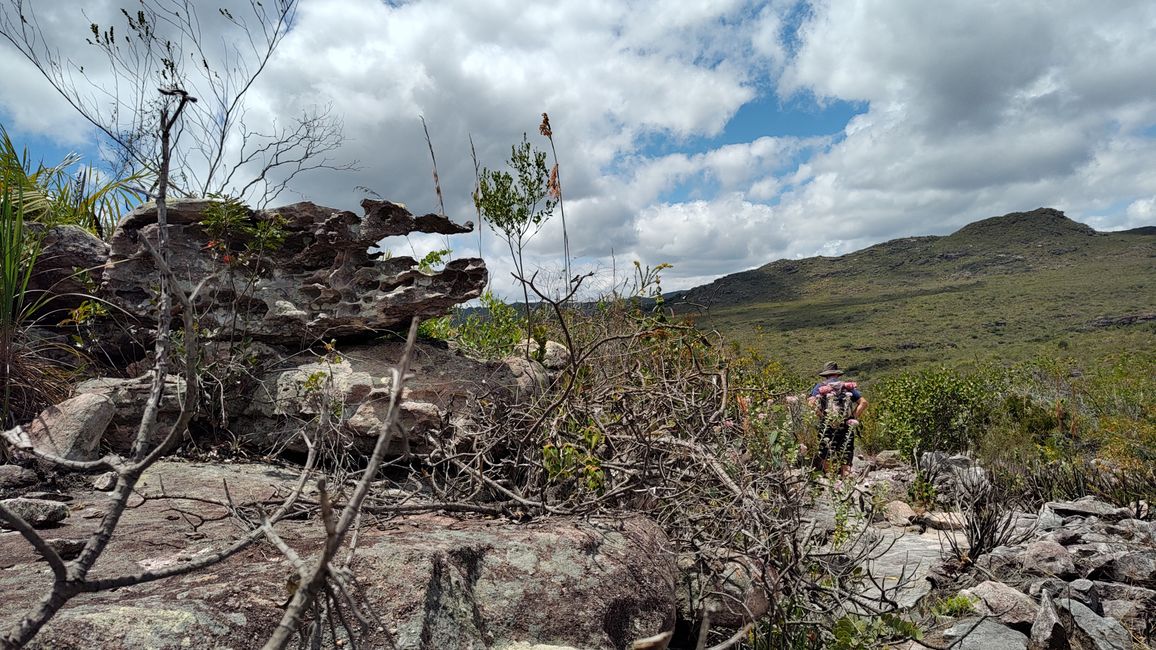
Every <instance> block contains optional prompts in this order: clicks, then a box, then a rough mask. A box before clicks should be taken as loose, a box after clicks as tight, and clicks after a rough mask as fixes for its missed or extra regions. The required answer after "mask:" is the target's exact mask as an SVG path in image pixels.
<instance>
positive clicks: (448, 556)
mask: <svg viewBox="0 0 1156 650" xmlns="http://www.w3.org/2000/svg"><path fill="white" fill-rule="evenodd" d="M293 479H294V475H293V474H292V473H291V472H288V471H286V470H285V469H282V468H278V467H275V466H270V465H262V464H232V465H223V464H218V465H213V464H200V463H188V462H183V463H173V462H167V461H162V462H159V463H158V464H156V465H154V466H153V467H152V468H150V469H149V470H148V471H147V472H146V473H145V475H144V476H143V478H142V480H141V483H140V484H139V485H138V489H139V490H140V491H141V493H143V494H146V495H155V494H157V493H159V492H160V490H161V489H162V486H163V489H164V491H165V493H166V494H168V495H170V496H173V495H193V496H196V497H200V498H201V499H212V498H221V499H223V498H224V487H223V486H224V485H226V484H227V485H228V489H229V494H230V495H231V497H232V499H233V502H234V503H235V504H237V505H238V506H239V507H242V508H248V507H251V504H253V503H260V502H266V501H267V500H268V499H270V498H271V497H272V496H273V495H274V494H277V493H279V492H278V491H279V490H284V489H286V488H287V487H288V486H290V485H291V484H292V482H293ZM109 498H110V497H109V496H108V495H105V494H103V493H92V492H85V493H80V494H77V495H76V496H75V501H74V503H75V507H76V508H78V509H84V511H87V510H89V509H92V508H93V507H94V506H95V507H96V508H97V509H102V508H103V507H104V506H105V505H106V504H107V502H108V499H109ZM306 498H309V499H316V493H315V492H310V491H309V490H307V494H306ZM383 498H385V497H384V496H383V495H378V498H377V501H376V502H377V503H379V504H380V503H386V502H387V501H381V499H383ZM408 503H413V501H410V502H408ZM172 507H173V502H172V501H166V500H149V501H144V502H142V503H141V504H140V505H139V507H134V508H130V509H129V510H127V511H126V512H125V514H124V517H123V519H122V523H121V525H120V527H119V528H118V529H117V531H116V533H115V534H114V536H113V543H112V544H111V545H110V546H109V547H108V550H107V551H106V553H105V555H104V556H103V557H102V558H101V561H100V562H101V563H100V567H101V576H102V577H106V576H115V575H120V574H123V573H134V572H137V571H139V570H140V569H141V568H142V567H144V568H154V567H161V566H169V565H171V564H173V563H180V562H183V561H187V560H188V559H189V558H192V557H197V556H199V555H200V554H203V553H206V552H210V551H212V550H218V549H220V548H222V546H223V544H225V543H227V542H228V541H229V540H230V539H232V538H234V537H235V536H236V535H237V528H236V523H235V522H234V521H231V520H229V519H228V518H224V519H220V517H221V515H222V514H223V513H224V512H225V510H224V509H223V508H221V507H217V506H212V505H209V504H207V503H205V502H204V501H192V500H190V501H182V502H181V506H180V507H181V510H182V512H183V513H190V514H187V515H186V516H183V517H175V516H173V515H172V510H171V508H172ZM99 521H100V520H99V518H93V519H89V518H86V517H74V518H72V519H70V520H69V521H68V523H66V525H65V526H64V527H62V528H61V529H60V531H59V534H60V535H61V536H67V537H70V538H83V537H85V536H87V534H88V533H89V532H91V531H92V530H93V529H94V528H95V527H96V526H98V525H99ZM192 522H195V525H193V524H192ZM366 524H367V525H366V526H364V527H363V528H362V530H361V532H360V534H359V536H358V542H357V551H356V553H355V555H354V561H353V564H352V566H351V570H352V572H353V574H354V576H356V584H355V589H354V594H355V596H356V598H357V601H358V603H359V604H360V606H361V607H362V608H363V611H366V612H372V614H373V616H374V617H375V620H376V621H377V622H376V623H375V626H372V627H371V628H370V630H369V631H368V638H363V639H362V643H361V644H360V647H365V648H399V649H403V650H405V649H413V650H418V649H423V650H424V649H427V648H471V647H472V648H504V647H526V646H529V647H533V646H534V645H535V644H540V645H549V646H569V647H574V648H583V649H599V648H605V649H607V650H611V649H614V650H617V649H620V648H625V647H629V646H630V644H631V642H632V641H633V640H635V639H641V638H647V637H651V636H654V635H657V634H660V633H662V632H665V631H668V630H672V629H673V627H674V624H675V617H676V601H675V583H676V580H677V578H676V576H677V569H676V566H675V562H674V554H673V553H672V552H671V549H670V548H669V543H668V541H667V539H666V536H665V535H664V534H663V532H662V530H661V529H660V528H659V527H658V526H657V525H656V524H655V523H654V522H653V521H651V520H649V519H648V518H646V517H642V516H638V515H627V516H622V517H591V518H563V517H557V518H551V519H547V520H541V521H535V522H531V523H527V524H512V523H509V522H506V521H501V520H489V519H479V518H451V517H448V516H445V515H438V514H428V515H420V516H411V517H401V518H394V519H390V520H382V521H381V522H379V525H369V524H368V521H366ZM278 531H279V533H280V535H281V537H282V538H283V539H284V540H285V541H286V543H288V544H289V545H290V546H292V547H293V548H294V549H296V550H297V552H298V553H299V554H300V555H302V556H303V557H305V558H306V559H308V558H310V557H313V556H314V555H315V554H316V552H317V549H318V548H319V546H320V544H323V543H324V538H325V532H324V529H323V527H322V526H321V525H320V523H319V522H318V521H317V520H316V519H312V520H307V521H306V520H301V521H296V520H294V521H283V522H281V523H280V524H278ZM341 557H342V558H344V557H345V553H344V552H342V554H341ZM0 558H4V561H5V565H6V566H7V565H11V566H8V568H7V569H6V570H4V571H0V593H3V594H4V607H3V608H0V628H6V627H7V626H9V625H11V624H12V623H14V622H15V621H17V620H19V617H20V616H21V615H22V613H23V612H24V611H26V610H27V609H28V608H30V607H34V606H35V605H36V603H37V602H38V600H39V598H40V597H41V596H42V595H43V594H44V593H45V592H46V590H48V589H49V588H50V587H51V574H46V573H45V569H44V565H43V563H39V562H37V561H36V555H35V553H34V552H33V551H32V550H31V548H30V547H29V546H28V544H27V543H26V542H24V540H23V539H21V538H20V537H19V536H17V535H0ZM289 570H290V565H289V563H288V562H287V561H286V560H284V559H283V558H282V557H281V555H280V553H278V552H277V551H276V549H275V548H274V547H273V546H272V545H264V544H263V545H258V546H255V547H251V548H250V549H248V550H247V551H243V552H241V553H239V554H238V555H236V556H234V557H232V558H230V559H229V560H228V561H226V562H225V563H223V564H220V565H217V566H215V567H212V568H210V569H207V570H204V571H200V572H196V573H193V574H190V575H187V576H180V577H174V578H170V579H166V580H160V581H157V582H152V583H148V584H143V585H138V586H134V587H125V588H120V589H117V590H115V591H109V592H102V593H98V594H90V595H85V596H83V597H80V598H77V599H76V600H74V601H73V602H71V603H69V604H68V605H67V606H65V607H64V609H62V610H61V612H60V613H59V614H58V615H57V616H56V617H54V618H53V619H52V620H51V621H50V622H49V623H48V625H47V626H46V627H45V628H44V630H43V631H42V632H41V634H40V635H39V636H38V637H37V639H36V640H35V641H34V643H33V644H32V647H38V648H61V649H65V650H67V649H70V648H122V647H134V648H136V647H141V648H144V647H148V648H179V647H232V648H250V647H254V646H259V645H260V643H261V642H263V640H264V639H265V638H267V637H268V635H269V634H270V632H271V631H272V630H273V628H274V627H275V625H276V624H277V621H278V620H280V618H281V615H282V614H283V610H282V609H281V607H280V605H281V604H282V603H284V602H285V600H286V591H285V580H286V576H287V574H288V572H289ZM353 625H354V626H355V627H356V626H357V623H356V621H353ZM182 644H184V645H182ZM324 647H337V644H336V643H334V642H333V641H332V640H327V641H326V643H325V646H324Z"/></svg>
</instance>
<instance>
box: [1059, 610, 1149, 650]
mask: <svg viewBox="0 0 1156 650" xmlns="http://www.w3.org/2000/svg"><path fill="white" fill-rule="evenodd" d="M1056 605H1057V606H1058V607H1059V608H1060V609H1061V610H1067V611H1068V612H1069V613H1071V615H1072V631H1071V633H1070V635H1069V639H1070V640H1071V642H1072V645H1073V646H1075V647H1078V648H1088V649H1089V650H1131V648H1132V637H1131V635H1130V634H1128V630H1127V629H1125V628H1124V626H1123V625H1122V624H1121V623H1120V622H1119V621H1116V620H1113V619H1110V618H1104V617H1103V616H1100V615H1098V614H1096V613H1095V612H1093V611H1092V610H1091V609H1088V607H1087V606H1086V605H1084V604H1083V603H1081V602H1079V601H1077V600H1072V599H1069V598H1062V599H1058V600H1057V601H1056Z"/></svg>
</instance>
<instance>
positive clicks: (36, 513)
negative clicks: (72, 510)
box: [0, 497, 68, 528]
mask: <svg viewBox="0 0 1156 650" xmlns="http://www.w3.org/2000/svg"><path fill="white" fill-rule="evenodd" d="M0 503H3V504H4V506H5V507H6V508H8V509H9V510H11V511H12V512H13V513H14V514H16V515H17V516H18V517H20V518H21V519H23V520H24V521H25V522H26V523H27V524H28V525H29V526H32V527H33V528H46V527H48V526H51V525H52V524H56V523H59V522H61V521H64V520H65V519H66V518H67V517H68V506H66V505H64V504H63V503H59V502H57V501H46V500H44V499H26V498H23V497H18V498H15V499H5V500H3V501H0ZM3 525H4V522H3V521H0V526H3Z"/></svg>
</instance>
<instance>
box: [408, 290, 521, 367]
mask: <svg viewBox="0 0 1156 650" xmlns="http://www.w3.org/2000/svg"><path fill="white" fill-rule="evenodd" d="M478 301H479V302H480V303H481V310H476V311H473V312H471V313H470V314H469V315H463V314H464V310H462V309H460V308H458V309H455V310H454V313H453V314H452V315H449V316H442V317H441V318H433V319H430V320H427V321H423V322H422V324H421V329H420V330H419V331H420V333H421V335H422V336H425V337H427V338H433V339H439V340H442V341H453V342H454V343H456V344H458V345H459V346H460V347H461V348H462V349H463V350H465V351H466V352H467V353H469V354H473V355H475V356H479V357H482V358H485V359H493V358H498V357H504V356H508V355H510V354H511V353H513V351H514V347H515V346H517V345H518V341H520V340H522V336H523V335H524V334H525V332H526V320H525V318H524V317H523V316H522V315H520V314H519V313H518V310H517V309H515V308H514V307H513V306H512V305H510V304H508V303H506V302H505V301H503V300H502V299H501V298H499V297H497V296H495V295H494V294H493V293H492V292H490V291H486V292H485V293H483V294H482V295H481V297H480V298H478Z"/></svg>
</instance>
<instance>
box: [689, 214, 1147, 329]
mask: <svg viewBox="0 0 1156 650" xmlns="http://www.w3.org/2000/svg"><path fill="white" fill-rule="evenodd" d="M1154 229H1156V228H1154ZM1138 230H1140V229H1138ZM1102 234H1103V233H1098V232H1096V230H1094V229H1093V228H1092V227H1090V226H1088V225H1086V224H1082V223H1079V222H1077V221H1073V220H1072V219H1069V218H1068V217H1066V216H1064V213H1063V212H1061V211H1060V210H1056V209H1054V208H1037V209H1035V210H1032V211H1030V212H1012V213H1009V214H1005V215H1003V216H999V217H991V218H988V219H982V220H980V221H976V222H973V223H970V224H968V225H966V226H964V227H962V228H960V229H959V230H957V231H955V232H954V233H952V234H950V235H945V236H936V235H925V236H919V237H904V238H901V239H892V240H890V241H886V242H883V243H880V244H875V245H873V246H869V247H867V248H864V249H862V250H859V251H855V252H853V253H848V254H846V255H842V256H839V257H808V258H803V259H793V260H788V259H781V260H776V261H774V262H771V263H770V264H766V265H764V266H761V267H759V268H757V269H751V270H749V271H740V272H738V273H733V274H731V275H727V276H724V277H722V278H719V279H717V280H715V281H714V282H711V283H710V284H707V285H703V286H699V287H694V288H692V289H687V290H685V291H682V292H680V293H679V295H678V296H677V298H678V301H677V302H679V303H683V307H678V308H679V309H683V310H689V311H697V310H699V309H703V308H717V307H725V306H730V305H735V304H740V303H743V302H747V301H751V300H791V299H795V298H798V297H800V296H802V295H803V294H805V293H807V290H806V285H808V284H809V283H815V282H819V281H821V280H823V279H825V278H835V277H850V276H859V277H861V278H863V279H868V280H870V279H872V278H874V279H879V280H881V281H887V282H889V283H892V284H893V283H901V284H903V283H908V282H910V281H911V280H912V279H919V278H928V277H944V278H949V277H955V278H957V279H958V278H974V277H977V276H982V275H985V274H993V273H1009V272H1022V271H1027V270H1029V269H1031V268H1034V267H1039V266H1054V265H1056V264H1061V263H1064V262H1066V261H1069V260H1063V259H1061V258H1063V256H1065V255H1069V254H1072V253H1077V252H1078V251H1080V250H1081V249H1083V248H1085V247H1086V246H1087V245H1088V244H1089V243H1090V240H1091V238H1094V237H1098V236H1101V235H1102ZM835 290H836V291H838V289H837V288H836V289H835Z"/></svg>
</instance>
